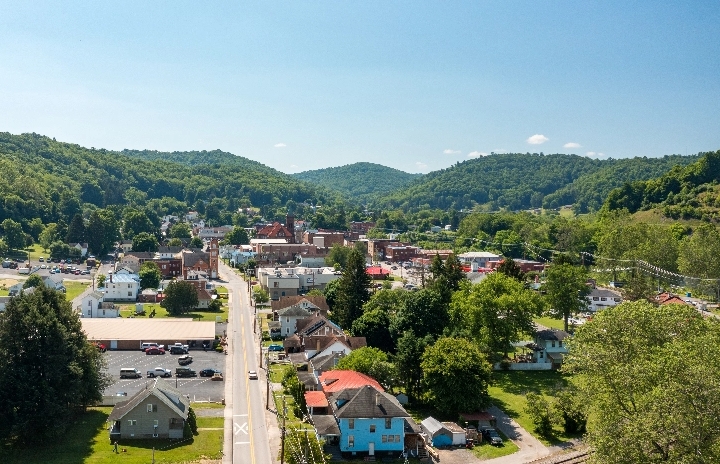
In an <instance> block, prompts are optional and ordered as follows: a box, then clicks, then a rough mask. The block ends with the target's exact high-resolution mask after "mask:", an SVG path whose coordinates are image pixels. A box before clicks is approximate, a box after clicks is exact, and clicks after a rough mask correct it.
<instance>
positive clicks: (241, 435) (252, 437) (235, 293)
mask: <svg viewBox="0 0 720 464" xmlns="http://www.w3.org/2000/svg"><path fill="white" fill-rule="evenodd" d="M219 271H220V277H221V278H222V279H223V280H224V281H225V282H227V284H225V285H226V286H227V288H228V290H229V293H230V299H229V305H230V315H229V319H230V321H229V325H228V339H229V343H230V347H229V348H230V354H231V355H232V359H231V363H229V364H228V365H227V366H226V371H231V372H226V379H227V381H228V382H230V383H231V385H226V389H225V391H226V393H228V389H231V394H232V397H231V399H230V401H231V402H232V403H231V404H232V429H231V430H230V428H229V427H228V426H227V425H226V427H225V435H226V437H225V440H226V442H227V440H228V439H229V437H228V434H229V433H230V435H231V439H232V444H231V445H232V446H231V447H227V446H225V450H226V452H227V450H229V449H232V456H227V455H226V456H225V459H223V463H224V464H225V463H233V464H239V463H242V464H246V463H247V464H266V463H271V462H273V459H272V457H271V453H270V445H269V440H268V433H267V427H266V424H265V402H264V401H263V396H262V390H261V387H264V386H265V382H263V381H262V380H250V379H249V377H248V371H251V370H252V371H255V372H258V371H259V369H258V357H257V356H258V353H257V347H256V342H255V341H256V339H255V334H254V333H253V322H254V319H255V315H254V312H253V308H252V307H251V306H250V300H249V295H248V291H247V282H245V281H243V280H242V279H241V278H240V277H239V276H238V275H237V274H235V272H234V271H233V270H232V269H230V268H229V267H228V266H226V265H225V264H222V263H221V264H220V269H219ZM258 376H259V377H260V378H263V377H264V375H263V374H261V373H259V372H258ZM227 400H228V398H227V396H226V401H227ZM227 419H229V418H226V421H227Z"/></svg>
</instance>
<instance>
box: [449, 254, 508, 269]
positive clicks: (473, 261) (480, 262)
mask: <svg viewBox="0 0 720 464" xmlns="http://www.w3.org/2000/svg"><path fill="white" fill-rule="evenodd" d="M458 260H460V262H461V263H466V264H470V267H471V269H472V270H473V271H477V270H478V269H479V268H489V267H494V266H495V265H496V264H493V265H491V264H490V263H500V261H501V260H502V256H500V255H496V254H495V253H490V252H487V251H468V252H467V253H463V254H461V255H458Z"/></svg>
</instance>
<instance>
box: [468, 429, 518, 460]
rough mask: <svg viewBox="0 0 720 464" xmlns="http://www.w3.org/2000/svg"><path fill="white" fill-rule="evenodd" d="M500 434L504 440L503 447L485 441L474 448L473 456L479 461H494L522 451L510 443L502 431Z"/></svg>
mask: <svg viewBox="0 0 720 464" xmlns="http://www.w3.org/2000/svg"><path fill="white" fill-rule="evenodd" d="M498 433H499V434H500V436H501V437H502V439H503V445H502V446H493V445H491V444H490V443H488V442H486V441H484V442H482V443H480V444H479V445H478V444H476V445H475V446H474V447H473V448H472V450H471V451H472V454H473V455H475V457H476V458H478V459H493V458H499V457H502V456H508V455H510V454H513V453H517V452H518V451H519V450H520V447H519V446H518V445H516V444H515V443H513V442H512V441H510V440H509V439H508V438H507V437H506V436H505V435H504V434H503V433H502V432H501V431H500V430H498Z"/></svg>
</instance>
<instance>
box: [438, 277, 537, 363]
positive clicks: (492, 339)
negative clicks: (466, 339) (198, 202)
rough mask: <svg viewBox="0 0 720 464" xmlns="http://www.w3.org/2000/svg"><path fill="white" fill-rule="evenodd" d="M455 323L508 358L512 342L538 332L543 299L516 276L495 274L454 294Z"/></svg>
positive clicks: (489, 347) (453, 314)
mask: <svg viewBox="0 0 720 464" xmlns="http://www.w3.org/2000/svg"><path fill="white" fill-rule="evenodd" d="M450 308H451V314H452V316H451V320H452V321H453V325H454V326H455V328H456V330H457V331H458V332H462V330H463V329H465V330H467V331H468V332H469V334H470V336H471V337H472V338H473V339H475V340H476V341H477V342H478V343H479V344H480V346H485V347H487V348H488V349H489V350H490V351H491V352H494V353H502V354H503V356H504V357H507V356H508V353H509V352H510V350H511V349H512V343H513V342H517V341H519V340H522V339H523V337H526V336H529V335H531V334H532V333H533V332H534V323H533V320H534V319H535V318H536V317H538V316H540V315H541V314H542V312H543V309H544V308H545V304H544V301H543V300H542V298H541V297H540V296H539V295H538V294H536V293H535V292H534V291H532V290H527V289H525V287H524V285H523V284H522V283H520V282H518V281H517V280H515V279H514V278H512V277H508V276H506V275H505V274H501V273H499V272H494V273H492V274H490V275H488V276H487V277H486V278H485V279H483V281H482V282H480V283H479V284H476V285H470V284H465V285H463V287H462V288H461V290H460V291H458V292H456V293H455V294H454V295H453V301H452V304H451V305H450Z"/></svg>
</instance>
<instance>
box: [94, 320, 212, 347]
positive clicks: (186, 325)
mask: <svg viewBox="0 0 720 464" xmlns="http://www.w3.org/2000/svg"><path fill="white" fill-rule="evenodd" d="M80 322H81V323H82V327H83V331H84V332H85V333H86V334H87V338H88V340H91V341H95V342H99V343H102V344H104V345H105V346H107V347H108V348H109V349H111V350H139V349H140V344H141V343H143V342H155V343H158V344H160V345H165V346H168V345H172V344H173V343H175V342H181V343H183V344H189V345H192V343H188V342H195V344H196V345H197V346H202V342H203V341H206V340H208V341H210V340H214V339H215V322H199V321H197V322H196V321H193V320H192V319H175V318H168V319H163V318H158V319H146V318H142V319H140V318H124V317H123V318H111V319H102V318H101V319H92V318H82V319H81V320H80Z"/></svg>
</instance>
